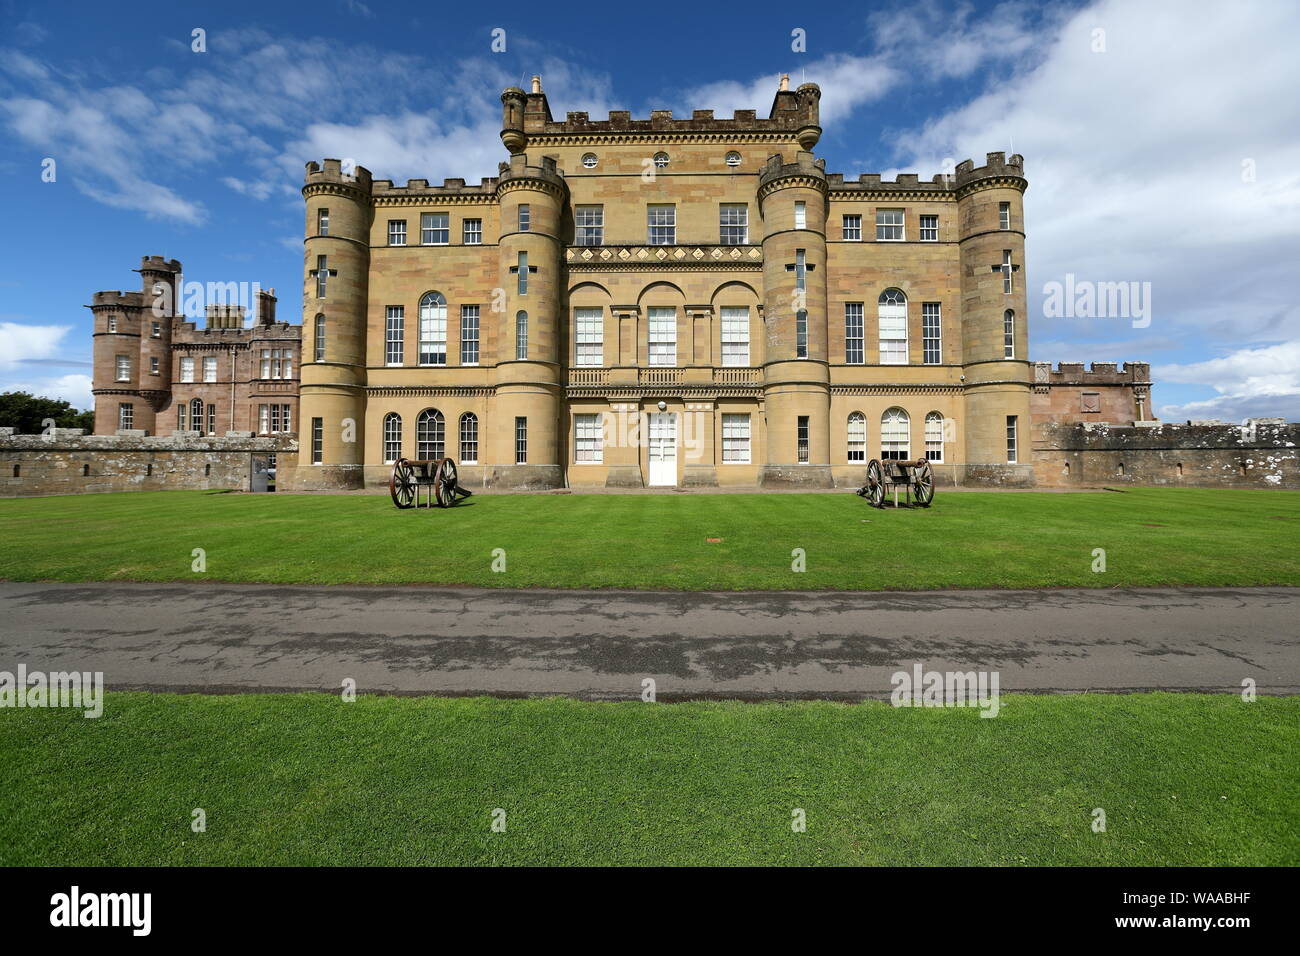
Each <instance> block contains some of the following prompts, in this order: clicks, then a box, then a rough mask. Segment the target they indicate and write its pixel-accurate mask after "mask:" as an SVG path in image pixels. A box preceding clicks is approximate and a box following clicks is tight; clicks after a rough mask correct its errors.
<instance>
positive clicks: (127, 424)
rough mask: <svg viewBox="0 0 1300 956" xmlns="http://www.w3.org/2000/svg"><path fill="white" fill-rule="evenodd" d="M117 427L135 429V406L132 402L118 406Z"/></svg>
mask: <svg viewBox="0 0 1300 956" xmlns="http://www.w3.org/2000/svg"><path fill="white" fill-rule="evenodd" d="M117 427H118V428H135V406H134V405H132V404H131V403H130V402H123V403H122V404H121V405H118V406H117Z"/></svg>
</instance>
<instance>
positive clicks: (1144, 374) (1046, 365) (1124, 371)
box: [1034, 362, 1151, 385]
mask: <svg viewBox="0 0 1300 956" xmlns="http://www.w3.org/2000/svg"><path fill="white" fill-rule="evenodd" d="M1034 381H1035V382H1036V383H1038V384H1043V385H1150V384H1151V365H1150V363H1148V362H1125V363H1124V365H1123V367H1120V366H1118V365H1117V364H1116V363H1114V362H1093V363H1092V365H1091V367H1089V368H1088V369H1085V368H1084V363H1083V362H1061V363H1060V364H1059V365H1058V366H1057V367H1056V368H1053V367H1052V363H1051V362H1035V363H1034Z"/></svg>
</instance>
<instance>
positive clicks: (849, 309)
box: [844, 302, 867, 365]
mask: <svg viewBox="0 0 1300 956" xmlns="http://www.w3.org/2000/svg"><path fill="white" fill-rule="evenodd" d="M864 326H865V323H864V322H863V318H862V303H861V302H845V303H844V361H845V362H847V363H848V364H849V365H861V364H862V363H863V362H865V361H866V360H867V357H866V344H865V338H866V336H865V332H864Z"/></svg>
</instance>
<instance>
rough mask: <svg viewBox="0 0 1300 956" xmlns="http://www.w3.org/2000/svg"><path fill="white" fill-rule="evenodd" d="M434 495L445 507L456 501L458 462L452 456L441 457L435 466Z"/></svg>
mask: <svg viewBox="0 0 1300 956" xmlns="http://www.w3.org/2000/svg"><path fill="white" fill-rule="evenodd" d="M434 475H435V478H434V483H433V496H434V498H436V499H437V500H438V504H439V505H440V506H441V507H443V508H450V507H452V506H453V505H454V504H455V503H456V499H457V494H456V489H457V487H458V486H457V483H456V482H457V475H456V463H455V462H454V461H452V460H451V459H450V458H440V459H438V463H437V464H436V465H435V466H434Z"/></svg>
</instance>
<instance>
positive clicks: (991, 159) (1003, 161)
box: [955, 152, 1025, 189]
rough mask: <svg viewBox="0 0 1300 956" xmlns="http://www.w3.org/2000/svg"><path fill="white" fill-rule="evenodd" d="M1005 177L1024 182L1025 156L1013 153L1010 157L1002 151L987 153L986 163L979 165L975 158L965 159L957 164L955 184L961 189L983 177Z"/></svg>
mask: <svg viewBox="0 0 1300 956" xmlns="http://www.w3.org/2000/svg"><path fill="white" fill-rule="evenodd" d="M1003 178H1011V179H1019V180H1020V181H1021V182H1022V183H1023V182H1024V178H1025V158H1024V157H1023V156H1021V155H1020V154H1019V153H1012V154H1011V156H1010V157H1008V156H1007V155H1006V154H1005V153H1001V152H998V153H987V154H985V157H984V165H983V166H978V167H977V166H976V165H975V161H974V160H970V159H963V160H962V161H961V162H960V163H958V164H957V175H956V182H955V185H956V187H957V188H958V189H961V188H962V187H963V186H968V185H970V184H971V183H975V182H979V181H980V180H982V179H1003Z"/></svg>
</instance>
